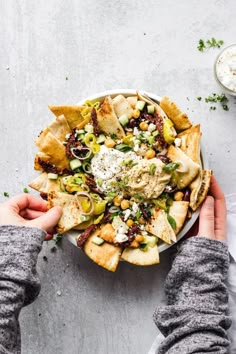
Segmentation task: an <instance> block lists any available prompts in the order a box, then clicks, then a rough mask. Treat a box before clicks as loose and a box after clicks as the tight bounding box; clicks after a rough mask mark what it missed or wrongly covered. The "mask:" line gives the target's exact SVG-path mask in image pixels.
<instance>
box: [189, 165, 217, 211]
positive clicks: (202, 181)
mask: <svg viewBox="0 0 236 354" xmlns="http://www.w3.org/2000/svg"><path fill="white" fill-rule="evenodd" d="M211 176H212V171H211V170H202V171H201V175H200V177H199V178H198V179H197V180H196V181H193V183H192V184H191V185H190V188H191V190H192V191H191V195H190V207H191V208H192V210H193V211H195V210H197V208H198V207H199V206H200V205H201V203H202V202H203V201H204V200H205V198H206V196H207V193H208V190H209V188H210V183H211ZM194 182H195V183H194Z"/></svg>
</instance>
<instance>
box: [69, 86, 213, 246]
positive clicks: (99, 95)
mask: <svg viewBox="0 0 236 354" xmlns="http://www.w3.org/2000/svg"><path fill="white" fill-rule="evenodd" d="M138 92H140V93H141V94H146V95H147V96H149V97H150V98H151V99H152V100H154V101H157V102H160V100H161V97H160V96H157V95H155V94H153V93H149V92H146V91H143V90H138ZM119 94H121V95H123V96H134V95H136V94H137V90H130V89H117V90H110V91H104V92H100V93H96V94H94V95H92V96H89V97H87V98H85V99H83V100H81V101H80V102H78V105H82V104H83V103H84V102H85V101H87V100H90V101H93V100H96V101H102V100H103V99H104V98H105V97H106V96H111V97H115V96H117V95H119ZM201 160H202V165H203V168H204V169H208V168H209V165H208V161H207V158H206V154H205V152H204V148H203V147H202V144H201ZM198 215H199V209H198V210H196V211H195V212H194V213H193V214H192V217H191V219H189V220H188V221H186V223H185V225H184V227H183V229H182V230H181V231H180V233H179V234H178V236H177V241H179V240H180V239H181V238H182V237H183V236H184V235H185V234H186V233H187V232H188V231H189V230H190V229H191V227H192V226H193V224H194V223H195V221H196V220H197V218H198ZM78 235H79V231H69V232H67V233H66V234H65V236H66V237H67V238H68V240H69V241H70V242H71V243H72V244H73V245H75V246H76V247H77V244H76V238H77V237H78ZM171 246H173V244H172V245H168V244H166V243H164V242H161V243H159V244H158V249H159V252H163V251H165V250H166V249H168V248H169V247H171Z"/></svg>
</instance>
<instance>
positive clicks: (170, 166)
mask: <svg viewBox="0 0 236 354" xmlns="http://www.w3.org/2000/svg"><path fill="white" fill-rule="evenodd" d="M178 167H179V164H178V163H175V162H171V163H168V165H166V166H164V167H163V171H166V172H174V171H175V170H176V169H177V168H178Z"/></svg>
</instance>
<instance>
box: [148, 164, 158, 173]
mask: <svg viewBox="0 0 236 354" xmlns="http://www.w3.org/2000/svg"><path fill="white" fill-rule="evenodd" d="M156 168H157V167H156V165H155V164H154V163H151V165H149V174H150V175H151V176H154V175H155V171H156Z"/></svg>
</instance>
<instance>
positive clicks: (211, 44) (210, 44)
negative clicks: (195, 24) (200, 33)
mask: <svg viewBox="0 0 236 354" xmlns="http://www.w3.org/2000/svg"><path fill="white" fill-rule="evenodd" d="M223 44H224V41H223V40H222V39H220V40H216V39H215V38H214V37H212V38H211V39H207V40H206V41H204V40H203V39H199V41H198V46H197V49H198V50H199V51H200V52H203V51H204V50H205V49H209V48H220V47H221V46H222V45H223Z"/></svg>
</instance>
